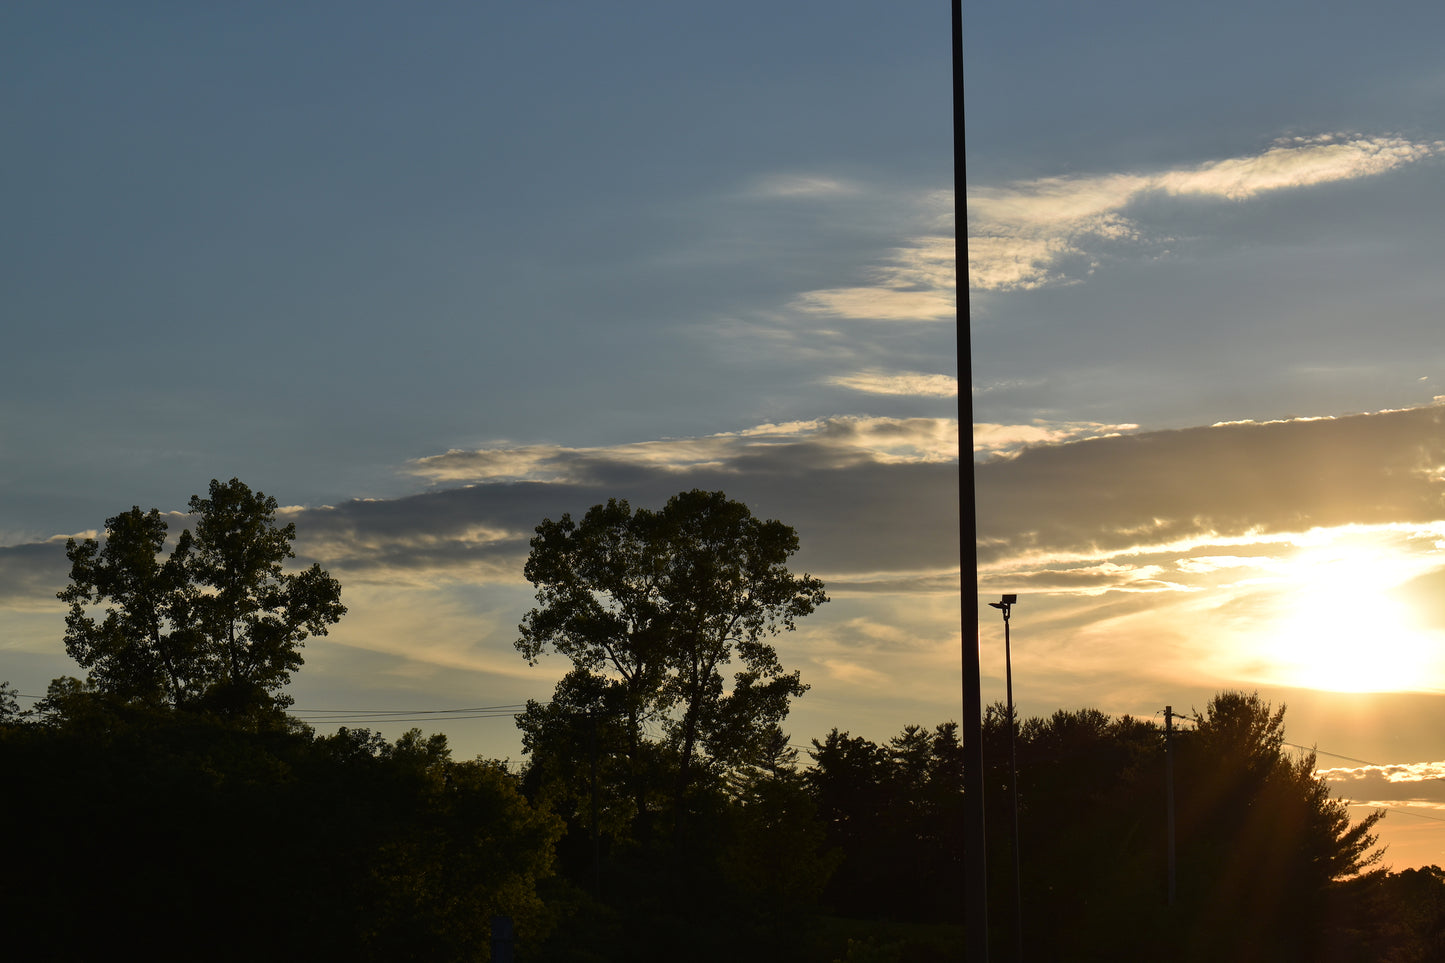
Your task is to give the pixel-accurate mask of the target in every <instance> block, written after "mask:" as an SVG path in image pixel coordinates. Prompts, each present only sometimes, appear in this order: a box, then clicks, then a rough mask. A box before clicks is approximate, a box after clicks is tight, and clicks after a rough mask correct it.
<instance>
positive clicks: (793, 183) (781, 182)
mask: <svg viewBox="0 0 1445 963" xmlns="http://www.w3.org/2000/svg"><path fill="white" fill-rule="evenodd" d="M858 190H859V189H858V185H856V184H854V183H852V182H851V181H848V180H844V179H843V178H840V177H832V176H829V175H826V174H768V175H766V176H763V177H759V178H756V179H755V180H753V181H752V182H751V183H750V184H748V186H747V187H746V188H745V189H744V191H743V193H744V194H745V195H746V196H749V197H759V198H804V199H805V198H831V197H843V196H847V195H850V194H857V193H858Z"/></svg>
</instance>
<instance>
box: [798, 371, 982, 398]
mask: <svg viewBox="0 0 1445 963" xmlns="http://www.w3.org/2000/svg"><path fill="white" fill-rule="evenodd" d="M825 383H826V384H830V385H836V386H838V387H839V388H847V389H849V390H851V391H861V392H863V393H864V394H870V395H906V396H911V397H918V398H954V397H957V396H958V379H957V378H955V377H954V376H953V375H945V374H929V373H927V372H924V371H884V370H882V369H879V368H868V369H866V370H863V371H854V372H852V373H850V374H842V375H833V376H832V377H829V378H827V379H825Z"/></svg>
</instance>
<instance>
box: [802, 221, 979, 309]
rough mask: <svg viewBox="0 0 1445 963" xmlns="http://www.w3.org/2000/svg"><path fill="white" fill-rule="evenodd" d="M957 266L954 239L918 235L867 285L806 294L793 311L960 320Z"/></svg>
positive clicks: (878, 269)
mask: <svg viewBox="0 0 1445 963" xmlns="http://www.w3.org/2000/svg"><path fill="white" fill-rule="evenodd" d="M954 263H955V255H954V242H953V238H951V237H943V236H936V235H930V236H925V237H920V238H918V239H916V240H914V241H913V242H911V243H909V244H905V245H902V246H899V247H897V248H894V250H893V251H892V252H891V253H890V254H889V255H888V257H887V258H885V259H884V260H883V262H882V263H880V264H878V265H876V266H875V267H874V268H873V269H872V270H871V272H870V276H869V277H868V278H867V279H866V283H863V284H859V285H855V286H851V287H838V288H825V289H822V290H817V291H806V292H804V293H803V294H800V295H798V296H797V297H796V298H794V299H793V301H792V304H791V307H792V308H793V309H794V310H797V311H802V312H803V313H805V314H812V315H820V316H824V317H832V318H848V319H855V320H863V321H951V320H953V319H954V318H955V317H956V316H957V308H956V307H955V305H956V304H957V301H956V299H955V297H954V281H953V278H954Z"/></svg>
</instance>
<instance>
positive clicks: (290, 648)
mask: <svg viewBox="0 0 1445 963" xmlns="http://www.w3.org/2000/svg"><path fill="white" fill-rule="evenodd" d="M276 508H277V504H276V499H274V498H271V497H269V496H266V495H265V494H263V493H261V492H252V491H251V490H250V489H249V488H248V487H247V486H246V485H244V484H243V483H241V482H240V481H239V480H237V479H234V478H233V479H231V480H230V481H229V482H225V483H222V482H219V481H214V480H213V481H212V482H211V486H210V493H209V496H208V497H206V498H202V497H200V496H199V495H197V496H193V497H192V498H191V503H190V511H191V514H192V515H193V516H195V517H196V527H195V533H194V534H192V533H191V531H190V530H189V529H187V530H185V531H183V532H182V533H181V534H180V536H179V537H178V538H177V539H176V541H175V545H174V547H173V548H172V550H171V552H170V554H169V555H168V556H167V555H165V554H164V549H165V546H166V543H167V526H166V522H165V520H164V518H162V516H161V514H160V512H159V511H157V510H155V509H151V510H150V511H149V512H142V511H141V510H140V508H139V507H136V508H132V509H131V510H130V511H128V512H124V513H122V514H120V515H117V516H115V517H114V518H110V519H107V520H106V532H105V540H104V543H103V544H102V543H100V542H98V541H97V540H95V539H92V538H87V539H85V540H83V541H81V542H76V541H75V540H74V539H71V540H70V541H68V542H67V543H66V555H67V556H68V557H69V558H70V562H71V571H70V581H71V584H70V585H69V586H68V587H67V588H65V589H64V590H62V591H61V592H60V593H58V594H59V598H60V599H61V600H62V601H64V602H68V603H70V612H69V614H68V615H67V616H66V634H65V647H66V651H67V652H68V653H69V654H70V655H71V657H72V658H74V659H75V660H76V662H78V663H79V664H80V665H81V666H82V667H84V668H87V669H89V670H90V673H89V676H88V681H89V683H90V684H91V685H92V686H93V687H94V688H95V689H96V690H97V691H99V692H101V693H104V694H105V695H107V696H109V697H112V698H117V699H120V700H122V701H129V702H139V703H144V704H150V705H172V706H204V707H207V708H211V709H214V710H216V711H219V712H221V713H222V714H224V715H228V716H241V715H246V714H249V713H254V712H258V711H274V710H276V709H279V708H281V707H284V706H286V705H289V704H290V702H291V700H290V698H289V697H287V696H285V695H282V694H280V692H279V690H280V688H281V687H282V686H284V685H286V683H287V682H289V681H290V677H291V673H292V672H294V671H295V670H296V669H297V668H298V667H299V666H300V665H301V661H302V659H301V654H300V651H299V650H300V647H301V645H302V644H303V642H304V640H305V639H306V638H307V636H308V635H325V634H326V631H327V627H328V626H330V625H333V624H335V623H336V622H337V621H338V620H339V619H340V618H341V616H342V615H344V614H345V612H346V607H345V606H344V605H342V604H341V586H340V585H339V584H338V583H337V582H336V580H335V579H333V578H331V577H330V576H329V575H328V574H327V573H326V572H325V571H324V570H323V569H322V568H321V566H320V565H319V564H313V565H312V566H311V567H310V568H308V569H305V570H303V571H300V572H294V573H287V572H285V571H283V569H282V565H283V563H284V562H285V561H286V560H287V559H290V558H293V557H295V553H294V552H293V551H292V549H291V542H292V541H293V540H294V539H295V537H296V526H295V525H294V524H292V525H286V526H284V527H278V526H277V525H276V519H275V514H276ZM102 605H103V606H105V617H104V619H102V620H100V621H97V620H96V619H95V618H94V617H93V616H92V615H91V614H90V613H91V609H92V608H93V607H95V606H102Z"/></svg>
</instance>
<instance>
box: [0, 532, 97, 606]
mask: <svg viewBox="0 0 1445 963" xmlns="http://www.w3.org/2000/svg"><path fill="white" fill-rule="evenodd" d="M88 536H89V537H93V536H94V533H93V532H85V533H81V534H79V535H77V536H75V537H76V538H85V537H88ZM65 541H66V536H63V535H62V536H58V537H56V538H51V539H47V540H45V541H43V542H31V543H27V544H22V545H7V546H3V547H0V606H3V607H5V608H9V609H18V610H22V611H44V610H54V611H57V612H58V611H62V610H63V609H64V606H63V605H62V604H61V603H60V602H59V601H58V600H57V599H56V598H55V593H56V592H58V591H60V590H61V589H63V588H64V587H65V585H66V583H67V582H68V581H69V579H70V560H69V559H68V558H66V557H65Z"/></svg>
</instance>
